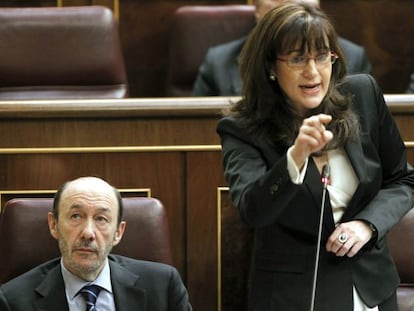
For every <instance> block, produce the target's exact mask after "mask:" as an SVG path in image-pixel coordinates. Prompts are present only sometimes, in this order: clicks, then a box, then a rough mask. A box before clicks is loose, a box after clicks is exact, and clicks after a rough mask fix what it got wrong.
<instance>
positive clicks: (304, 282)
mask: <svg viewBox="0 0 414 311" xmlns="http://www.w3.org/2000/svg"><path fill="white" fill-rule="evenodd" d="M343 91H344V92H350V93H352V94H354V106H353V107H354V109H355V111H356V112H357V114H358V115H359V116H360V123H361V135H360V137H358V138H357V139H356V140H354V141H352V142H350V143H348V144H347V145H346V146H345V151H346V153H347V155H348V156H349V159H350V161H351V164H352V166H353V168H354V170H355V173H356V175H357V177H358V179H359V185H358V187H357V190H356V192H355V194H354V195H353V197H352V199H351V201H350V203H349V205H348V206H347V207H346V210H345V213H344V215H343V217H342V220H341V221H342V222H346V221H349V220H353V219H360V220H365V221H367V222H369V223H371V224H373V225H374V226H375V227H376V229H377V231H378V240H376V241H372V242H371V244H374V243H375V246H373V245H368V246H371V247H368V246H367V247H366V248H365V249H364V250H363V251H362V252H360V253H359V254H358V255H357V256H356V257H354V258H347V257H344V258H342V257H336V256H335V255H333V254H332V253H327V252H326V250H325V247H324V246H325V244H326V242H327V238H328V236H329V235H330V234H331V233H332V231H333V230H334V228H335V225H334V221H333V215H332V209H331V208H330V205H329V200H327V202H328V204H327V206H326V207H325V215H324V227H323V236H322V245H321V254H320V261H319V273H318V275H319V278H318V283H317V292H316V307H315V310H318V311H332V310H335V311H349V310H352V305H351V304H352V286H353V285H355V286H356V288H357V290H358V292H359V294H360V296H361V297H362V298H363V300H364V301H365V303H366V304H367V305H368V306H375V305H378V304H381V303H383V302H384V301H385V300H386V299H387V298H389V297H390V296H391V295H392V294H393V293H394V291H395V289H396V287H397V286H398V284H399V278H398V273H397V271H396V268H395V266H394V263H393V260H392V258H391V255H390V253H389V251H388V248H387V245H386V239H385V235H386V233H387V232H388V230H389V229H390V228H391V227H392V226H393V225H394V224H396V223H397V222H398V221H399V220H400V218H401V217H402V216H403V215H404V214H405V213H406V212H407V211H408V210H409V209H410V208H411V207H412V206H413V200H412V187H413V186H414V172H413V171H412V170H410V171H407V160H406V151H405V146H404V143H403V141H402V139H401V137H400V135H399V132H398V130H397V127H396V125H395V123H394V121H393V118H392V116H391V114H390V112H389V111H388V109H387V107H386V105H385V102H384V99H383V96H382V93H381V91H380V89H379V87H378V86H377V84H376V83H375V82H374V80H373V79H372V77H371V76H369V75H355V76H350V77H349V78H348V81H347V83H346V84H345V86H344V89H343ZM217 131H218V133H219V135H220V137H221V143H222V147H223V162H224V170H225V176H226V179H227V181H228V184H229V187H230V194H231V197H232V201H233V203H234V205H235V206H236V207H237V208H238V210H239V212H240V215H241V218H242V219H243V221H244V222H245V223H247V224H248V225H250V226H252V227H254V228H255V230H254V231H255V249H254V264H253V272H252V281H251V284H250V286H251V295H250V303H251V309H250V310H256V311H275V310H283V311H290V310H292V311H295V310H308V308H309V306H310V297H311V288H312V279H313V271H314V264H315V253H316V237H317V233H318V226H319V214H320V210H321V201H322V184H321V176H320V174H319V172H318V170H317V167H316V165H315V163H314V162H313V160H312V158H310V159H309V163H308V168H307V172H306V176H305V179H304V183H303V184H301V185H296V184H293V183H292V182H291V180H290V177H289V173H288V170H287V158H286V150H280V147H279V148H278V147H277V146H274V145H272V144H271V143H269V140H266V139H265V138H264V137H261V136H260V137H259V136H257V135H254V134H251V133H250V132H247V131H246V129H245V128H243V126H241V125H240V124H239V122H237V120H236V119H235V118H233V117H225V118H223V119H221V120H220V121H219V123H218V127H217Z"/></svg>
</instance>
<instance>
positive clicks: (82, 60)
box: [0, 6, 128, 100]
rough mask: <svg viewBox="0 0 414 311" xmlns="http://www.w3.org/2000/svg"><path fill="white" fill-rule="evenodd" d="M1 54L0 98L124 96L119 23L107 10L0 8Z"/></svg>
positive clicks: (93, 8) (125, 82) (126, 90)
mask: <svg viewBox="0 0 414 311" xmlns="http://www.w3.org/2000/svg"><path fill="white" fill-rule="evenodd" d="M0 51H1V53H0V72H1V74H0V100H14V99H76V98H123V97H126V96H127V94H128V83H127V75H126V70H125V65H124V59H123V55H122V50H121V44H120V40H119V34H118V25H117V23H116V20H115V19H114V16H113V14H112V11H111V10H110V9H108V8H105V7H101V6H81V7H36V8H0Z"/></svg>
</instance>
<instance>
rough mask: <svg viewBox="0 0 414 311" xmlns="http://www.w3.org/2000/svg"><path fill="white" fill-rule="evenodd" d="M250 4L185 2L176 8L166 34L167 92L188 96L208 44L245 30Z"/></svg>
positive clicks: (250, 16) (250, 17)
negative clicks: (167, 47)
mask: <svg viewBox="0 0 414 311" xmlns="http://www.w3.org/2000/svg"><path fill="white" fill-rule="evenodd" d="M254 24H255V17H254V6H252V5H205V6H201V5H188V6H183V7H180V8H178V9H177V10H176V11H175V13H174V17H173V23H172V26H171V32H170V38H169V52H168V69H167V89H166V94H167V96H189V95H190V94H191V90H192V87H193V83H194V80H195V78H196V76H197V71H198V67H199V66H200V65H201V64H202V62H203V60H204V57H205V54H206V52H207V50H208V48H209V47H211V46H214V45H217V44H220V43H225V42H228V41H232V40H236V39H238V38H240V37H242V36H245V35H247V34H248V32H249V31H250V30H251V29H252V28H253V26H254Z"/></svg>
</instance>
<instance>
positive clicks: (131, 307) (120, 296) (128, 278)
mask: <svg viewBox="0 0 414 311" xmlns="http://www.w3.org/2000/svg"><path fill="white" fill-rule="evenodd" d="M109 265H110V267H111V282H112V290H113V292H114V299H115V306H116V309H117V310H122V311H149V310H147V301H146V293H145V289H144V288H141V287H140V286H138V285H137V282H138V279H139V276H138V275H136V274H133V273H131V272H130V271H128V270H127V269H125V268H124V267H122V266H121V265H119V264H118V263H116V262H114V261H111V260H110V261H109Z"/></svg>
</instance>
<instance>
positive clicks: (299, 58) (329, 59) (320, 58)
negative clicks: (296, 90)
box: [276, 52, 338, 69]
mask: <svg viewBox="0 0 414 311" xmlns="http://www.w3.org/2000/svg"><path fill="white" fill-rule="evenodd" d="M276 59H277V60H280V61H282V62H285V63H286V65H288V67H289V68H292V69H303V68H305V67H306V66H307V65H308V63H309V60H310V59H313V61H314V62H315V65H316V67H318V68H323V67H325V66H327V65H329V64H330V65H332V64H334V63H335V62H336V60H337V59H338V55H336V54H335V53H332V52H327V53H320V54H318V55H316V56H305V55H296V56H289V57H286V58H282V57H277V58H276Z"/></svg>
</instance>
